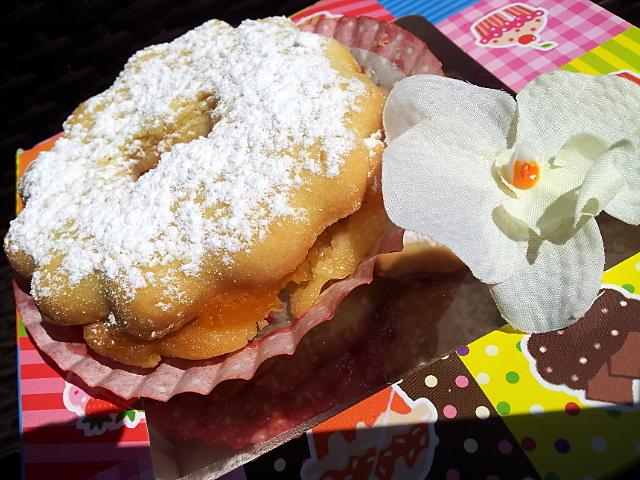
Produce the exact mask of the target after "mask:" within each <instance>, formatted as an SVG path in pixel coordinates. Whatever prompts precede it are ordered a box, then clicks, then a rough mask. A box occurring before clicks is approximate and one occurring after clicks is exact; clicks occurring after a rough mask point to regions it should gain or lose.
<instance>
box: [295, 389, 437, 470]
mask: <svg viewBox="0 0 640 480" xmlns="http://www.w3.org/2000/svg"><path fill="white" fill-rule="evenodd" d="M436 420H437V412H436V409H435V407H434V406H433V404H432V403H431V402H430V401H429V400H427V399H426V398H418V399H416V400H413V399H411V398H410V397H409V396H408V395H407V394H406V393H405V392H404V391H403V390H402V389H401V388H400V387H399V386H398V385H397V384H394V385H391V386H389V387H387V388H385V389H384V390H381V391H380V392H378V393H377V394H375V395H372V396H371V397H369V398H367V399H365V400H363V401H362V402H360V403H358V404H356V405H354V406H353V407H351V408H349V409H347V410H345V411H343V412H341V413H339V414H338V415H336V416H335V417H332V418H330V419H329V420H327V421H326V422H324V423H321V424H320V425H318V426H317V427H314V428H313V429H311V430H309V431H308V432H307V439H308V441H309V450H310V452H311V458H310V459H308V460H306V461H305V463H304V464H303V466H302V471H301V477H302V478H303V479H316V478H332V479H335V480H338V479H344V480H346V479H349V478H352V479H353V478H389V479H405V478H425V477H426V476H427V474H428V473H429V471H430V470H431V465H432V463H433V456H434V452H435V448H436V445H437V444H438V438H437V436H436V434H435V430H434V423H435V422H436Z"/></svg>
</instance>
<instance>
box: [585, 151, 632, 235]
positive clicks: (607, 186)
mask: <svg viewBox="0 0 640 480" xmlns="http://www.w3.org/2000/svg"><path fill="white" fill-rule="evenodd" d="M630 147H631V144H630V143H629V142H618V143H617V144H615V145H613V146H612V147H611V148H609V149H607V150H606V151H605V152H603V153H602V154H600V155H599V156H598V158H597V159H596V161H595V162H594V163H593V165H592V166H591V168H589V170H588V171H587V174H586V175H585V178H584V181H583V182H582V185H581V186H580V192H579V194H578V198H577V201H576V215H575V220H574V223H578V221H579V220H580V219H581V217H582V215H589V216H592V217H595V216H596V215H598V214H599V213H600V212H601V211H602V210H604V209H605V208H606V207H607V205H608V204H609V202H611V200H613V198H614V197H615V196H616V195H617V194H618V193H619V192H620V191H621V190H622V189H623V188H624V186H625V181H624V178H623V176H622V172H620V170H619V169H618V168H617V167H616V162H615V159H616V158H617V157H620V156H624V155H631V153H632V152H633V148H630Z"/></svg>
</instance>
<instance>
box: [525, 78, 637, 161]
mask: <svg viewBox="0 0 640 480" xmlns="http://www.w3.org/2000/svg"><path fill="white" fill-rule="evenodd" d="M516 100H517V101H518V127H517V140H523V139H526V140H529V141H530V142H531V143H532V145H533V147H534V148H535V149H536V150H537V151H538V153H539V154H540V155H541V157H542V158H549V157H551V156H552V155H555V154H556V152H557V151H558V150H559V149H560V147H562V145H564V144H565V143H566V142H567V140H568V139H569V138H570V137H572V136H574V135H577V134H581V133H586V134H593V135H597V136H599V137H601V138H603V139H604V140H605V141H606V143H607V144H609V145H610V144H613V143H615V142H617V141H619V140H622V139H624V138H628V137H629V136H630V133H631V132H632V131H633V130H634V129H635V128H637V125H639V124H640V87H639V86H638V85H636V84H635V83H633V82H630V81H629V80H627V79H624V78H620V77H617V76H615V75H600V76H592V75H585V74H582V73H573V72H566V71H562V70H558V71H555V72H552V73H549V74H545V75H540V76H539V77H538V78H536V79H535V80H533V81H532V82H530V83H529V84H528V85H527V86H526V87H525V88H524V89H523V90H522V91H521V92H520V93H519V94H518V95H517V97H516Z"/></svg>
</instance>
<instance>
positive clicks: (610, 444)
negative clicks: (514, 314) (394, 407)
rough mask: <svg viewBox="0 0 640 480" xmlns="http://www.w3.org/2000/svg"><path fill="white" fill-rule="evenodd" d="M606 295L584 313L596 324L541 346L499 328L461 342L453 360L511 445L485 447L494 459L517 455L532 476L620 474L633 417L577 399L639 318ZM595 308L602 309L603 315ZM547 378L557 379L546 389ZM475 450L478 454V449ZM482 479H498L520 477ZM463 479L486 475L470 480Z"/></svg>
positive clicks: (633, 440) (633, 436)
mask: <svg viewBox="0 0 640 480" xmlns="http://www.w3.org/2000/svg"><path fill="white" fill-rule="evenodd" d="M637 262H638V260H636V263H637ZM639 278H640V277H639ZM629 283H630V284H633V282H629ZM620 285H622V283H620ZM639 285H640V283H639ZM637 291H638V289H637V288H636V292H637ZM613 293H614V294H615V295H614V294H612V293H611V292H606V291H605V293H604V294H603V295H609V297H608V298H607V299H606V302H603V300H604V299H601V300H600V303H599V304H594V308H595V309H596V310H595V311H594V312H592V314H593V315H594V316H595V317H597V319H600V320H598V321H596V320H594V321H593V322H591V323H590V322H588V321H587V322H586V324H585V326H584V327H581V328H582V329H581V330H576V329H575V327H568V328H565V329H563V330H562V331H561V332H559V333H558V332H553V333H552V334H548V336H547V337H544V338H546V339H548V340H549V341H544V342H537V343H536V341H532V339H534V340H535V339H536V338H538V337H539V335H538V334H535V335H522V334H519V333H518V332H514V331H513V329H509V327H505V328H502V329H500V330H499V331H497V332H493V333H491V334H490V335H488V336H487V337H484V338H481V339H479V340H477V341H476V342H473V343H471V344H469V345H468V348H469V353H468V354H467V355H465V356H463V357H460V358H461V360H462V362H463V363H464V364H465V365H466V366H467V368H468V369H469V371H470V372H471V373H472V376H473V378H474V379H475V380H476V382H478V383H479V384H480V386H481V388H482V390H483V391H484V393H485V394H486V395H487V397H488V398H489V399H490V401H491V405H492V406H493V408H494V409H495V410H496V411H497V413H498V415H499V416H500V418H501V419H502V420H503V421H504V422H505V424H506V425H507V426H508V427H509V429H510V430H511V432H512V433H513V434H514V435H515V436H516V440H515V441H514V440H511V444H512V453H511V454H510V455H504V454H502V453H501V449H499V445H500V447H502V445H501V444H500V440H502V439H497V440H496V442H495V443H494V444H493V445H491V446H490V448H491V450H492V452H493V453H494V455H500V456H499V457H498V458H500V459H508V458H509V457H510V456H511V455H514V454H517V453H518V452H522V453H525V454H526V455H527V457H528V458H529V459H530V460H531V462H532V463H533V464H534V465H535V466H536V468H537V470H538V472H539V474H540V477H538V475H533V476H532V477H534V478H545V476H548V478H550V479H553V478H563V479H564V478H576V479H578V478H583V477H593V478H607V477H608V476H610V475H611V472H613V471H616V470H615V469H622V468H624V466H625V463H623V460H622V457H624V456H625V455H626V460H624V461H625V462H626V465H628V464H629V462H630V459H631V458H634V457H633V455H635V456H636V457H637V456H638V455H640V453H638V452H636V450H635V448H636V444H637V443H640V437H638V433H637V425H638V422H639V421H640V411H637V412H634V411H628V410H622V409H620V408H602V406H599V407H598V408H596V407H595V405H592V404H591V403H590V402H589V401H588V400H585V397H584V394H585V390H584V387H586V383H587V382H589V381H590V380H591V378H593V377H592V375H593V374H594V373H593V372H597V370H598V369H599V368H600V365H602V362H601V361H600V359H601V358H604V356H605V355H610V354H611V349H612V348H616V346H618V348H619V346H620V345H621V344H622V342H623V341H624V337H626V336H627V334H628V332H630V331H637V330H638V329H639V327H640V322H638V320H639V319H640V314H636V315H635V318H636V319H635V320H634V319H633V317H632V316H631V314H630V313H629V312H630V311H631V309H632V308H635V306H634V303H633V302H632V299H631V298H627V297H626V296H622V297H624V298H622V297H621V295H622V294H621V293H620V292H619V291H613ZM621 301H623V302H626V305H625V304H622V305H621V304H620V302H621ZM600 309H606V313H602V312H601V311H600ZM621 312H624V313H621ZM621 315H626V317H625V318H627V319H631V320H632V321H633V322H638V323H637V324H636V325H638V326H636V327H633V328H630V327H629V323H628V321H629V320H626V322H627V323H625V320H624V319H622V321H621V317H620V316H621ZM586 320H589V319H586ZM582 322H583V320H581V321H580V322H578V323H577V324H576V325H581V324H582ZM591 325H593V326H591ZM614 330H615V332H614V333H613V335H612V333H611V332H612V331H614ZM616 334H617V335H616ZM634 345H635V344H634ZM493 347H495V348H496V349H497V353H496V350H494V348H493ZM491 353H496V355H490V354H491ZM625 355H626V357H625V358H627V357H628V358H631V355H627V354H626V352H625ZM622 359H623V357H621V365H622V363H623V362H622ZM599 362H600V363H599ZM626 365H627V366H629V362H627V363H626ZM622 366H624V365H622ZM630 376H631V375H630ZM552 378H557V379H560V380H562V381H561V382H559V383H554V382H551V381H550V379H552ZM634 378H635V377H634ZM550 384H551V385H550ZM572 384H575V385H576V386H578V385H581V386H582V390H578V389H577V388H576V387H574V388H569V387H568V385H569V386H571V385H572ZM507 412H508V413H507ZM634 425H635V431H634ZM479 444H480V450H479V452H478V453H480V452H481V451H482V448H483V444H482V443H481V442H479ZM503 448H504V447H503ZM638 448H640V446H639V447H638ZM623 451H624V452H627V453H624V454H623V453H622V452H623ZM632 452H633V453H632ZM476 455H477V454H476ZM488 473H490V474H496V475H498V476H500V477H501V478H523V477H524V476H518V477H515V476H514V475H507V476H506V477H503V476H501V475H500V474H499V473H498V472H488ZM471 478H486V477H485V476H482V475H480V474H478V475H472V476H471Z"/></svg>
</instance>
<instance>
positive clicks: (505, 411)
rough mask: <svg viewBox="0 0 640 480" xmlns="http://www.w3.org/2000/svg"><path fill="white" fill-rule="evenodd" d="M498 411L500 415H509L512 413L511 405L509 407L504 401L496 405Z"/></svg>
mask: <svg viewBox="0 0 640 480" xmlns="http://www.w3.org/2000/svg"><path fill="white" fill-rule="evenodd" d="M496 410H497V411H498V413H499V414H500V415H509V413H510V412H511V405H509V403H508V402H504V401H502V402H498V404H497V405H496Z"/></svg>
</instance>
